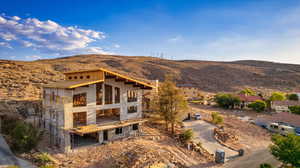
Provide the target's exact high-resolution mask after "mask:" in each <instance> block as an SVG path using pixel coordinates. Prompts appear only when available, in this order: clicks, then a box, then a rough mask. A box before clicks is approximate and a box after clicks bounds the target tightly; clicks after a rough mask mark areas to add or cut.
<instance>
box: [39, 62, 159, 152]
mask: <svg viewBox="0 0 300 168" xmlns="http://www.w3.org/2000/svg"><path fill="white" fill-rule="evenodd" d="M64 75H65V80H63V81H59V82H55V83H51V84H47V85H44V86H43V107H44V110H43V111H44V112H43V115H42V124H43V127H44V128H45V129H46V130H47V131H48V132H49V138H50V142H51V144H53V145H56V146H58V147H59V148H60V149H62V150H63V151H64V152H69V151H72V149H74V148H76V147H80V146H84V145H90V144H102V143H105V142H108V141H112V140H116V139H120V138H124V137H129V136H131V135H137V134H138V133H139V132H140V131H141V130H140V125H141V123H143V122H144V121H145V120H144V119H143V117H142V95H143V92H144V90H151V89H153V88H155V87H154V86H152V85H151V84H149V83H147V82H144V81H140V80H137V79H133V78H131V77H128V76H125V75H121V74H119V73H116V72H112V71H109V70H106V69H103V68H100V69H95V70H84V71H76V72H67V73H65V74H64Z"/></svg>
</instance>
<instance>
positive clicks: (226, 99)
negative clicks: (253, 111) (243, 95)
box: [215, 94, 241, 109]
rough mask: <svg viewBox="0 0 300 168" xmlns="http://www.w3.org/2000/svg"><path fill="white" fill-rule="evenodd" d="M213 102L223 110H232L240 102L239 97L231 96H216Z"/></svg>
mask: <svg viewBox="0 0 300 168" xmlns="http://www.w3.org/2000/svg"><path fill="white" fill-rule="evenodd" d="M215 102H216V103H217V104H218V105H219V106H220V107H223V108H226V109H229V108H232V109H233V108H234V106H235V105H239V104H240V103H241V100H240V98H239V97H237V96H234V95H232V94H217V95H216V96H215Z"/></svg>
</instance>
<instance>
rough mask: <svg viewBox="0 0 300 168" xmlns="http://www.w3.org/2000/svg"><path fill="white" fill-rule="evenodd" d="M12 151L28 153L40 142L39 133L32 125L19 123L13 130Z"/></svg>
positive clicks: (11, 134)
mask: <svg viewBox="0 0 300 168" xmlns="http://www.w3.org/2000/svg"><path fill="white" fill-rule="evenodd" d="M10 136H11V138H12V149H13V150H15V151H17V152H27V151H30V150H31V149H33V148H34V147H35V146H36V145H37V142H38V140H39V131H38V129H36V128H35V127H33V126H32V124H28V123H25V122H20V121H19V122H17V123H16V126H15V127H14V128H13V129H12V131H11V133H10Z"/></svg>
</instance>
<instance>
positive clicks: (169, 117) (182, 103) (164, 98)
mask: <svg viewBox="0 0 300 168" xmlns="http://www.w3.org/2000/svg"><path fill="white" fill-rule="evenodd" d="M152 107H153V109H154V110H155V111H157V112H158V113H159V114H160V116H161V117H162V118H163V119H164V121H165V124H166V129H167V130H168V127H169V124H171V131H172V134H174V128H175V124H177V123H180V122H182V119H183V117H184V116H185V115H186V114H187V109H188V105H187V101H186V100H185V99H184V95H183V94H182V93H181V90H180V89H178V88H177V87H176V84H175V82H174V80H173V77H172V76H170V75H167V76H166V77H165V81H164V82H162V83H161V84H160V86H159V88H158V94H157V96H156V97H155V98H154V100H153V103H152Z"/></svg>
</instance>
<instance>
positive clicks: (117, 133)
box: [115, 127, 123, 135]
mask: <svg viewBox="0 0 300 168" xmlns="http://www.w3.org/2000/svg"><path fill="white" fill-rule="evenodd" d="M115 133H116V135H120V134H122V133H123V129H122V127H121V128H116V130H115Z"/></svg>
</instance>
